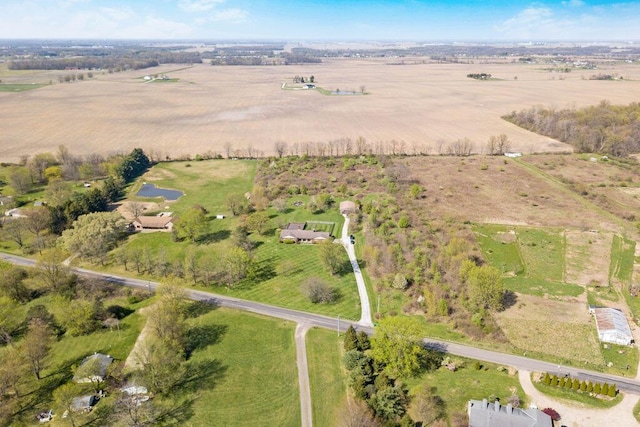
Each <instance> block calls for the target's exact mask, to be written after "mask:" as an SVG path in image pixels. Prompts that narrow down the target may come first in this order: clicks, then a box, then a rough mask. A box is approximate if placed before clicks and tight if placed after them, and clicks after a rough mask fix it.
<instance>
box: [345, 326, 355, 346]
mask: <svg viewBox="0 0 640 427" xmlns="http://www.w3.org/2000/svg"><path fill="white" fill-rule="evenodd" d="M357 348H358V336H357V334H356V330H355V329H354V328H353V325H350V326H349V329H347V332H346V333H345V334H344V351H350V350H356V349H357Z"/></svg>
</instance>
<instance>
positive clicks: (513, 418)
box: [467, 399, 553, 427]
mask: <svg viewBox="0 0 640 427" xmlns="http://www.w3.org/2000/svg"><path fill="white" fill-rule="evenodd" d="M467 413H468V415H469V427H553V421H552V420H551V417H550V416H549V415H547V414H545V413H544V412H542V411H540V410H538V409H536V408H529V409H520V408H514V407H513V406H511V405H506V406H503V405H501V404H500V402H498V401H495V402H493V403H491V402H488V401H487V399H482V400H470V401H469V403H468V404H467Z"/></svg>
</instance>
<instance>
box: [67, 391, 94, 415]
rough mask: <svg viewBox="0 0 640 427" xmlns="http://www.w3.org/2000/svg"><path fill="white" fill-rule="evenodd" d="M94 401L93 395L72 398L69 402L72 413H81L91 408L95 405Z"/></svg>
mask: <svg viewBox="0 0 640 427" xmlns="http://www.w3.org/2000/svg"><path fill="white" fill-rule="evenodd" d="M96 401H97V399H96V397H95V396H94V395H93V394H88V395H86V396H78V397H74V398H73V400H72V401H71V409H73V410H74V411H81V410H83V409H87V408H91V407H92V406H93V405H95V404H96Z"/></svg>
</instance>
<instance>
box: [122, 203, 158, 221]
mask: <svg viewBox="0 0 640 427" xmlns="http://www.w3.org/2000/svg"><path fill="white" fill-rule="evenodd" d="M134 204H135V205H136V207H135V208H134V207H133V205H134ZM136 210H139V211H140V212H141V213H142V214H144V212H155V211H158V210H160V205H159V204H158V203H155V202H137V201H124V202H121V203H118V204H117V207H116V211H117V212H118V213H120V215H122V216H123V217H124V219H126V220H127V221H131V220H133V219H134V218H135V215H134V213H135V211H136Z"/></svg>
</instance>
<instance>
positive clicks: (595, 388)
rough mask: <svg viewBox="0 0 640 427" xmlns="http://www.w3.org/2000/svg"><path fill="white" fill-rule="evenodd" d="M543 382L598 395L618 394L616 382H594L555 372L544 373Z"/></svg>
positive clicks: (613, 395)
mask: <svg viewBox="0 0 640 427" xmlns="http://www.w3.org/2000/svg"><path fill="white" fill-rule="evenodd" d="M542 383H543V384H546V385H549V386H555V387H561V388H565V389H567V390H573V391H576V392H582V393H589V394H591V393H593V394H594V395H596V396H598V395H601V396H609V397H616V394H617V388H616V385H615V384H608V383H604V384H601V383H592V382H591V381H585V380H579V379H577V378H571V377H558V376H557V375H555V374H554V375H549V373H546V374H545V375H544V377H543V378H542Z"/></svg>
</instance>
